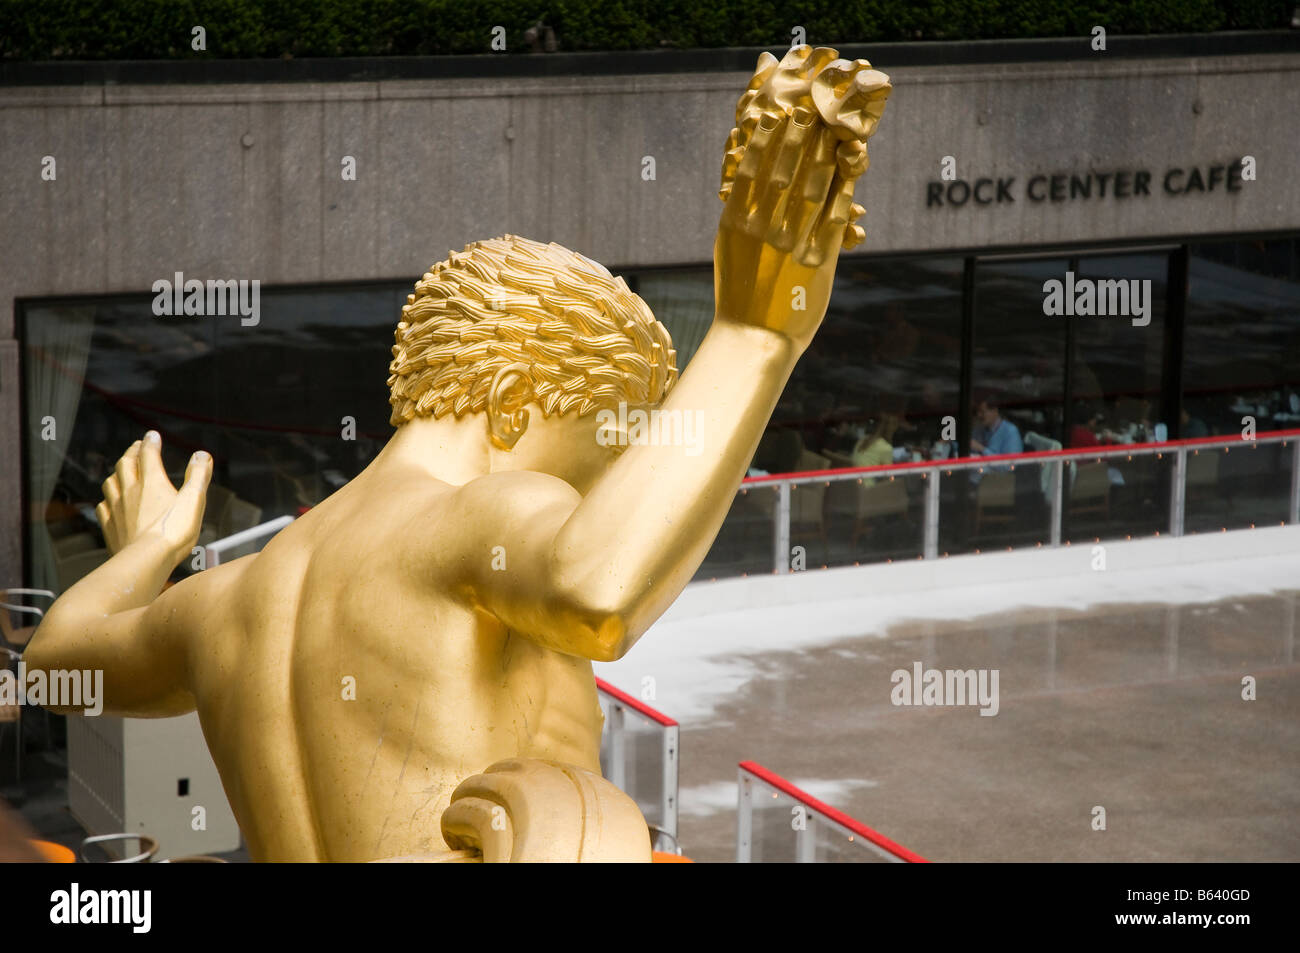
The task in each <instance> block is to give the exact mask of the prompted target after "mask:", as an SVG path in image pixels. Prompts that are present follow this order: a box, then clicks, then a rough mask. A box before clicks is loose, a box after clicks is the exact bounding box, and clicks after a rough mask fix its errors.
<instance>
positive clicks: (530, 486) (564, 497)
mask: <svg viewBox="0 0 1300 953" xmlns="http://www.w3.org/2000/svg"><path fill="white" fill-rule="evenodd" d="M581 500H582V496H581V495H580V494H579V493H578V491H577V490H575V489H574V488H573V487H572V486H570V485H569V484H568V483H566V482H565V481H564V480H562V479H560V478H559V477H557V476H553V475H551V474H549V473H541V472H539V471H536V470H503V471H500V472H497V473H488V474H485V475H484V476H481V477H476V478H475V479H473V480H470V481H469V482H468V483H466V484H464V485H463V486H461V487H458V488H457V489H456V490H455V491H454V493H453V502H454V503H455V504H456V505H463V504H473V505H475V506H484V505H490V506H493V507H494V508H496V509H498V510H499V511H500V512H501V513H502V514H503V515H506V516H509V515H522V516H529V515H531V514H533V513H536V512H537V511H539V510H543V509H548V510H549V509H551V508H553V507H555V506H559V505H564V504H571V505H572V506H577V505H578V503H579V502H581Z"/></svg>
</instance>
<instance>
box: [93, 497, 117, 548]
mask: <svg viewBox="0 0 1300 953" xmlns="http://www.w3.org/2000/svg"><path fill="white" fill-rule="evenodd" d="M95 518H96V519H98V520H99V528H100V530H101V531H102V532H103V533H104V545H106V546H107V547H108V550H109V552H111V553H116V552H117V550H118V540H117V522H116V521H115V520H114V519H113V513H112V511H111V510H110V509H109V508H108V504H107V503H104V502H101V503H100V504H99V505H98V506H96V507H95Z"/></svg>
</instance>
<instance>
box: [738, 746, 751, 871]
mask: <svg viewBox="0 0 1300 953" xmlns="http://www.w3.org/2000/svg"><path fill="white" fill-rule="evenodd" d="M736 787H737V790H738V791H739V794H740V798H739V803H738V804H737V805H736V863H738V864H747V863H749V862H750V858H751V856H752V855H753V850H752V843H751V841H752V839H753V836H754V816H753V810H754V782H753V781H751V780H750V779H749V778H748V777H746V776H745V771H744V769H743V768H742V769H741V770H740V771H739V779H738V782H737V785H736Z"/></svg>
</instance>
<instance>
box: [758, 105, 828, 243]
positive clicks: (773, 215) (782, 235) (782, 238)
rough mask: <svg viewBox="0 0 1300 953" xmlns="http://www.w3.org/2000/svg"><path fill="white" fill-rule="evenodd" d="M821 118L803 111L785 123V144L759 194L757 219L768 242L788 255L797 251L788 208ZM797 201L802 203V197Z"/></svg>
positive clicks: (808, 110) (783, 140)
mask: <svg viewBox="0 0 1300 953" xmlns="http://www.w3.org/2000/svg"><path fill="white" fill-rule="evenodd" d="M816 118H817V114H816V113H815V112H813V110H811V109H805V108H803V107H799V108H798V109H796V110H795V111H794V114H793V115H791V116H790V117H789V118H788V119H787V120H786V122H785V129H784V134H783V135H782V137H781V144H780V146H779V147H777V149H776V150H775V153H774V156H773V160H772V164H771V166H770V168H769V169H768V172H767V174H766V176H765V177H764V179H763V183H762V186H761V188H760V190H759V201H758V208H757V211H756V212H755V217H756V218H757V219H758V221H759V223H760V224H761V225H762V226H764V227H765V228H766V229H767V241H768V242H769V243H771V244H772V245H774V246H775V247H777V248H780V249H783V250H785V251H788V250H790V249H791V248H793V247H794V239H793V236H792V235H791V234H790V233H789V232H788V231H787V229H786V227H785V219H786V217H787V216H786V206H787V203H788V202H789V201H790V200H791V193H790V186H791V185H792V184H793V182H794V179H795V175H796V173H797V172H798V170H799V167H800V164H801V163H802V161H803V160H804V158H805V155H806V153H807V151H808V140H809V139H810V137H812V136H813V135H815V131H814V130H815V127H814V121H815V120H816ZM793 201H795V202H796V203H797V202H798V197H797V196H796V197H794V199H793Z"/></svg>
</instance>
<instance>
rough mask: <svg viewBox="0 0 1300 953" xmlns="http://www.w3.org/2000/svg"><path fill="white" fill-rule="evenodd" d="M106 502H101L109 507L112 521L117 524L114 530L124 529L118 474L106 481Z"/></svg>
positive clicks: (104, 487) (104, 488)
mask: <svg viewBox="0 0 1300 953" xmlns="http://www.w3.org/2000/svg"><path fill="white" fill-rule="evenodd" d="M103 490H104V502H103V503H101V504H99V505H100V506H103V507H105V508H107V510H108V512H109V514H110V523H112V524H113V525H115V526H116V529H115V530H114V532H115V533H116V532H120V531H121V529H122V516H121V513H122V491H121V489H119V488H118V485H117V476H116V474H115V475H113V476H111V477H109V478H108V479H107V480H105V481H104V486H103Z"/></svg>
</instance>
